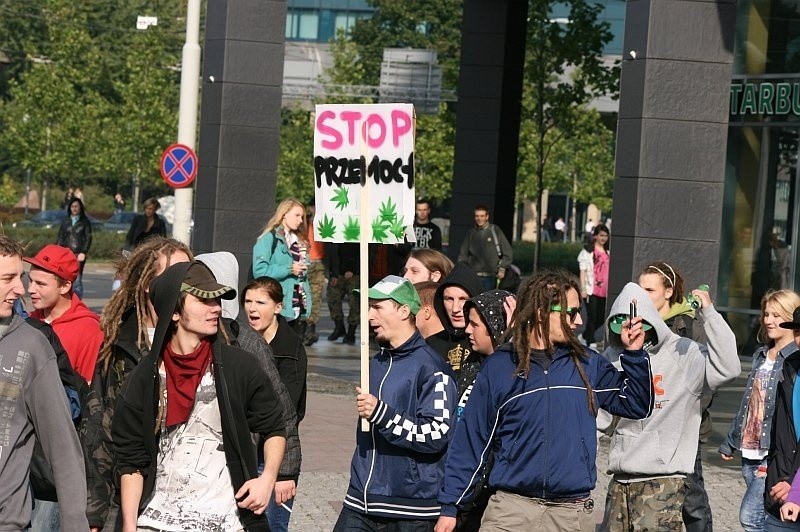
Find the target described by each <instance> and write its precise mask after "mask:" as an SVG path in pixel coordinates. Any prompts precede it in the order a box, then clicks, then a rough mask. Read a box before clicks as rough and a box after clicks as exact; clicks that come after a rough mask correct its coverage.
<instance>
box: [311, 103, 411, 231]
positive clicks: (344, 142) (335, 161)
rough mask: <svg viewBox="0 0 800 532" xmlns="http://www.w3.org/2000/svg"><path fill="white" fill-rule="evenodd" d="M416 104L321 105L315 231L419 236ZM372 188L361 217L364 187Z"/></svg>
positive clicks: (316, 133)
mask: <svg viewBox="0 0 800 532" xmlns="http://www.w3.org/2000/svg"><path fill="white" fill-rule="evenodd" d="M414 125H415V115H414V106H413V105H411V104H338V105H317V107H316V115H315V122H314V180H315V181H314V187H315V188H314V190H315V204H316V218H315V220H316V223H315V225H314V237H315V239H316V240H318V241H322V242H359V241H360V240H361V236H362V234H363V235H365V236H366V238H367V241H368V242H372V243H380V244H396V243H402V242H404V241H405V240H406V239H407V240H408V241H409V242H414V241H415V238H414V227H413V224H414V202H415V197H414ZM362 184H364V185H365V186H366V188H367V191H368V194H367V195H368V198H369V200H368V202H369V209H368V210H367V212H368V218H367V220H362V218H361V209H360V208H361V195H360V187H361V185H362Z"/></svg>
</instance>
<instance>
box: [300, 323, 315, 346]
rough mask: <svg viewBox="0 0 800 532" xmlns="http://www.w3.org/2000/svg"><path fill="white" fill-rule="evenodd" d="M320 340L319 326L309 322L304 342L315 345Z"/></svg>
mask: <svg viewBox="0 0 800 532" xmlns="http://www.w3.org/2000/svg"><path fill="white" fill-rule="evenodd" d="M317 340H319V335H318V334H317V326H316V324H314V323H309V324H308V328H307V329H306V337H305V338H303V343H304V344H305V345H314V343H316V341H317Z"/></svg>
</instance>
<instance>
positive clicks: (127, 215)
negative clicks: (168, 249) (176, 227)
mask: <svg viewBox="0 0 800 532" xmlns="http://www.w3.org/2000/svg"><path fill="white" fill-rule="evenodd" d="M140 214H142V213H140V212H132V211H123V212H118V213H115V214H114V215H112V216H111V218H109V219H108V220H106V221H105V223H104V224H103V228H104V229H105V230H106V231H113V232H115V233H120V234H125V233H127V232H128V229H130V228H131V222H132V221H133V219H134V218H136V216H138V215H140ZM158 217H159V218H161V219H162V220H164V223H165V224H166V226H167V234H168V235H170V234H172V224H171V223H169V222H168V221H166V219H164V217H163V216H161V215H160V214H159V215H158Z"/></svg>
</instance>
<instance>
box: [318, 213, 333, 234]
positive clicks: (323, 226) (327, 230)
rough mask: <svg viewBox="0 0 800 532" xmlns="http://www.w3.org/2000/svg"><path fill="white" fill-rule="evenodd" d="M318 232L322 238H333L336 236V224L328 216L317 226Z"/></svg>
mask: <svg viewBox="0 0 800 532" xmlns="http://www.w3.org/2000/svg"><path fill="white" fill-rule="evenodd" d="M317 231H318V232H319V237H320V238H333V235H334V234H336V224H335V223H333V219H332V218H329V217H328V215H327V214H326V215H325V217H324V218H323V219H322V220H320V222H319V224H318V225H317Z"/></svg>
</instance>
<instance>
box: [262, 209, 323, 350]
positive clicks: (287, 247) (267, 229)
mask: <svg viewBox="0 0 800 532" xmlns="http://www.w3.org/2000/svg"><path fill="white" fill-rule="evenodd" d="M310 263H311V260H310V259H309V256H308V237H307V236H306V208H305V206H304V205H303V204H302V203H301V202H300V201H298V200H296V199H294V198H286V199H285V200H283V201H282V202H280V203H279V204H278V207H277V208H276V209H275V214H273V215H272V217H271V218H270V219H269V221H268V222H267V225H266V226H264V230H263V231H261V235H260V236H259V237H258V240H257V241H256V244H255V245H254V246H253V277H255V278H258V277H272V278H273V279H275V280H276V281H278V282H279V283H280V284H281V288H282V289H283V309H282V310H281V314H282V315H283V317H285V318H286V321H288V322H289V325H291V326H292V328H293V329H294V330H295V332H297V334H298V335H299V336H300V337H301V338H302V337H303V336H304V335H305V326H306V318H307V317H308V315H309V313H310V311H311V304H312V301H311V287H310V286H309V284H308V274H307V272H308V265H309V264H310Z"/></svg>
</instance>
